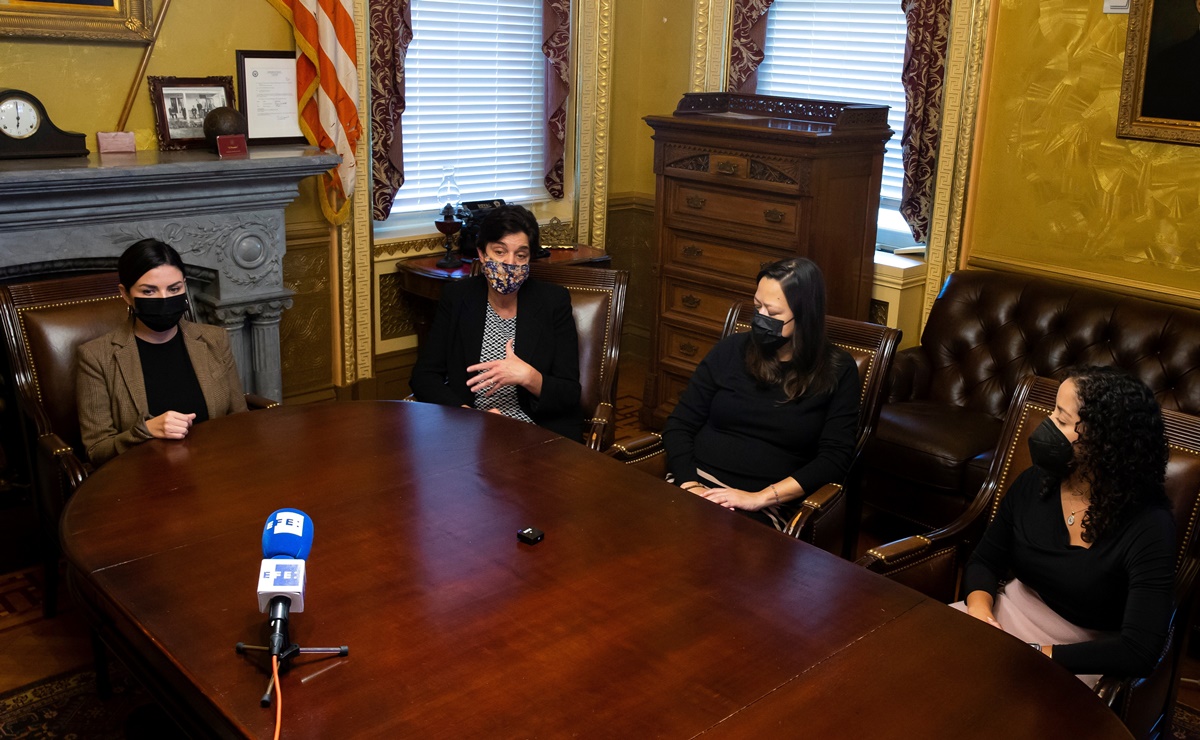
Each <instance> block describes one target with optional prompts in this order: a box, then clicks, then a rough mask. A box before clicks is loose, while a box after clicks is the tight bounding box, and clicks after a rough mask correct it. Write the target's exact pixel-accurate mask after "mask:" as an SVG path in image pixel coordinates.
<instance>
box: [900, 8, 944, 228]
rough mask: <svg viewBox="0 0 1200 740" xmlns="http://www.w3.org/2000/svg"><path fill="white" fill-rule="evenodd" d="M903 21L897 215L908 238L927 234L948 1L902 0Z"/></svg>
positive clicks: (939, 129)
mask: <svg viewBox="0 0 1200 740" xmlns="http://www.w3.org/2000/svg"><path fill="white" fill-rule="evenodd" d="M900 6H901V8H902V9H903V10H904V18H905V20H906V21H907V22H908V38H907V40H906V42H905V45H904V70H903V72H902V73H901V81H902V82H903V83H904V101H905V107H906V112H905V116H904V133H903V134H901V136H900V145H901V147H902V149H903V156H904V189H903V191H902V194H901V197H900V215H901V216H903V217H904V220H905V221H907V222H908V227H909V229H911V230H912V235H913V238H914V239H916V240H917V241H919V242H927V241H928V239H929V219H930V215H931V213H932V211H933V176H934V169H935V168H936V166H937V150H938V142H939V140H940V138H941V132H942V86H943V84H944V83H945V80H946V47H947V44H948V37H949V28H950V0H901V2H900Z"/></svg>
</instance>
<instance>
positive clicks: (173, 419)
mask: <svg viewBox="0 0 1200 740" xmlns="http://www.w3.org/2000/svg"><path fill="white" fill-rule="evenodd" d="M195 419H196V415H195V414H181V413H179V412H178V411H168V412H166V413H164V414H159V415H158V416H156V417H154V418H153V419H150V420H148V421H147V422H146V429H147V430H148V431H149V432H150V436H152V437H154V438H156V439H183V438H184V437H186V436H187V433H188V432H189V431H191V428H192V422H193V421H195Z"/></svg>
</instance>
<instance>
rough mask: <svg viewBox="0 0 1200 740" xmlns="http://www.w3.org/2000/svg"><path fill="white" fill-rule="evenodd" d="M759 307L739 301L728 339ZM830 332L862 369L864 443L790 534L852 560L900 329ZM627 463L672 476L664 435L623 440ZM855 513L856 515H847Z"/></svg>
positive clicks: (828, 321) (841, 327) (829, 324)
mask: <svg viewBox="0 0 1200 740" xmlns="http://www.w3.org/2000/svg"><path fill="white" fill-rule="evenodd" d="M753 316H754V306H753V305H752V304H749V303H743V302H740V301H739V302H736V303H734V304H733V305H732V306H731V307H730V309H729V313H728V314H727V315H726V317H725V326H724V328H723V329H722V331H721V338H722V339H724V338H725V337H728V336H730V335H732V334H736V333H738V332H745V331H749V330H750V320H751V318H752V317H753ZM825 328H826V333H827V334H828V337H829V341H831V342H833V343H834V344H835V345H837V346H838V347H841V348H842V349H844V350H846V351H847V352H849V353H850V356H851V357H853V358H854V362H855V364H856V365H857V366H858V377H859V382H860V383H861V384H862V388H861V394H860V396H859V418H858V440H857V442H856V444H855V447H854V458H853V461H852V462H851V464H850V472H849V474H848V475H847V477H846V480H844V481H842V482H840V483H829V484H826V485H825V486H822V487H821V488H820V489H819V490H816V491H813V492H812V493H810V494H809V495H808V496H807V497H806V498H805V499H804V502H803V504H802V505H801V507H800V510H799V512H797V513H796V515H795V516H794V517H793V518H792V520H791V521H790V522H789V523H788V527H787V530H786V531H787V533H788V534H790V535H792V536H793V537H796V538H798V539H801V540H804V541H805V542H810V543H812V544H815V545H817V546H818V547H820V548H821V549H823V550H827V551H829V552H837V553H842V554H843V555H844V556H848V555H849V552H848V551H847V548H848V546H849V544H850V543H851V542H852V541H853V536H852V534H851V533H850V532H849V531H848V528H849V527H851V526H853V525H854V524H855V523H856V522H857V521H858V519H857V517H856V516H854V515H853V514H854V513H856V512H857V507H858V498H857V490H858V489H857V470H858V464H857V461H858V460H859V458H860V456H861V455H862V451H863V449H864V447H865V446H866V443H867V440H868V439H870V437H871V434H872V433H873V431H874V428H875V424H876V422H877V421H878V420H879V408H880V404H881V403H882V400H883V390H884V388H885V385H886V378H887V374H888V370H889V368H890V367H891V364H892V358H893V357H894V356H895V353H896V345H897V344H898V343H899V341H900V330H899V329H889V328H888V327H886V326H879V325H876V324H868V323H866V322H862V321H854V320H851V319H843V318H840V317H837V316H827V317H825ZM608 454H610V455H611V456H613V457H615V458H616V459H618V460H621V461H622V462H625V463H626V464H631V465H636V466H638V467H639V468H641V469H643V470H646V471H647V472H649V473H651V474H655V475H657V476H658V477H660V478H661V477H664V476H665V475H666V450H665V449H664V448H663V446H662V438H661V437H660V436H659V435H658V434H654V433H647V434H646V435H643V436H640V437H637V438H634V439H630V440H622V441H621V443H619V444H617V445H614V447H613V448H611V449H610V450H609V452H608ZM847 512H850V515H847Z"/></svg>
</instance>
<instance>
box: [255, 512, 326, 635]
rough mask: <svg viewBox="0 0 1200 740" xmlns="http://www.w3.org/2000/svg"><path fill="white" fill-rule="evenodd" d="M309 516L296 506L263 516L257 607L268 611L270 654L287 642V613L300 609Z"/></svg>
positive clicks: (309, 545)
mask: <svg viewBox="0 0 1200 740" xmlns="http://www.w3.org/2000/svg"><path fill="white" fill-rule="evenodd" d="M312 541H313V525H312V519H310V518H309V516H308V515H307V514H305V513H304V512H303V511H300V510H299V509H279V510H278V511H275V512H274V513H272V514H271V516H269V517H267V523H266V526H264V527H263V536H262V552H263V561H262V567H260V568H259V570H258V610H259V611H260V612H267V613H268V615H269V621H268V625H269V626H270V629H271V637H270V642H269V643H268V645H269V648H270V651H271V655H275V656H281V655H283V654H284V652H285V651H287V649H288V647H289V646H290V645H291V641H290V639H289V638H288V616H289V615H290V613H291V612H293V611H296V612H302V611H304V585H305V560H306V559H307V558H308V553H309V552H310V551H311V550H312Z"/></svg>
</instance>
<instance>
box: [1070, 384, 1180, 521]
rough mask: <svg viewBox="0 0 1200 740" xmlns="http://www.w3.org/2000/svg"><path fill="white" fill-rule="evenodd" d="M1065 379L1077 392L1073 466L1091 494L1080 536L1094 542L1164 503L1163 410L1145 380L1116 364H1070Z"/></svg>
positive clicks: (1164, 435) (1164, 451)
mask: <svg viewBox="0 0 1200 740" xmlns="http://www.w3.org/2000/svg"><path fill="white" fill-rule="evenodd" d="M1065 377H1066V379H1069V380H1073V381H1075V389H1076V392H1077V393H1078V394H1079V442H1078V444H1077V445H1076V453H1075V460H1074V461H1073V466H1074V467H1076V468H1078V469H1079V470H1080V472H1081V474H1082V477H1083V479H1084V481H1086V482H1087V484H1088V485H1089V486H1091V492H1092V493H1091V505H1090V506H1089V507H1088V511H1087V514H1085V515H1084V517H1083V531H1082V533H1081V537H1082V538H1083V541H1084V542H1089V543H1090V542H1096V541H1097V540H1100V539H1103V538H1104V537H1106V536H1107V535H1109V534H1112V533H1114V532H1116V531H1117V530H1118V529H1119V528H1120V526H1121V524H1122V523H1123V522H1126V521H1128V520H1129V518H1130V517H1131V516H1132V515H1134V514H1135V513H1136V512H1137V511H1139V510H1141V509H1143V508H1145V507H1148V506H1166V505H1167V494H1166V489H1165V487H1164V481H1165V479H1166V474H1167V457H1168V456H1169V454H1170V453H1169V451H1168V450H1167V439H1166V434H1165V432H1164V431H1163V418H1162V410H1161V408H1160V407H1159V405H1158V401H1156V400H1155V398H1154V394H1153V393H1152V392H1151V391H1150V389H1149V388H1148V387H1146V384H1145V383H1143V382H1142V381H1140V380H1138V379H1137V378H1135V377H1133V376H1131V375H1129V374H1128V373H1126V372H1124V371H1123V370H1120V369H1118V368H1115V367H1096V366H1090V367H1077V368H1071V369H1069V370H1067V371H1066V373H1065ZM1055 488H1057V486H1055Z"/></svg>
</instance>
